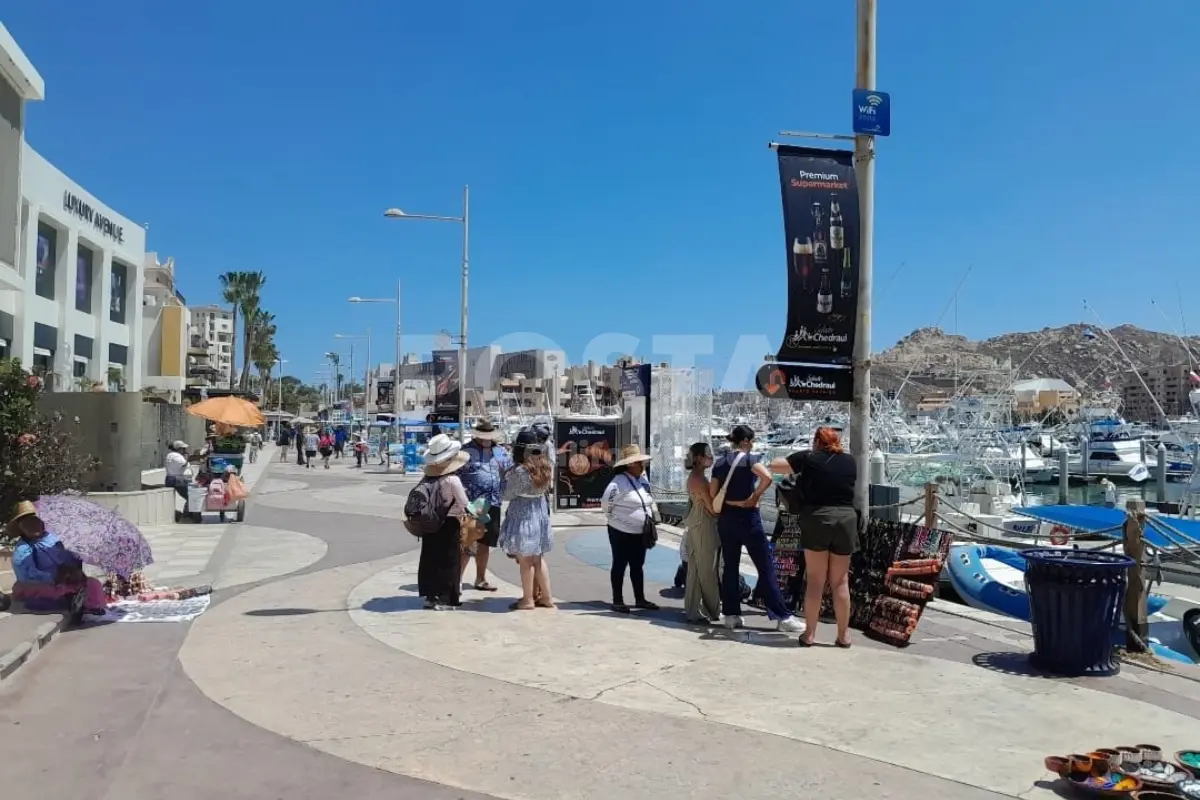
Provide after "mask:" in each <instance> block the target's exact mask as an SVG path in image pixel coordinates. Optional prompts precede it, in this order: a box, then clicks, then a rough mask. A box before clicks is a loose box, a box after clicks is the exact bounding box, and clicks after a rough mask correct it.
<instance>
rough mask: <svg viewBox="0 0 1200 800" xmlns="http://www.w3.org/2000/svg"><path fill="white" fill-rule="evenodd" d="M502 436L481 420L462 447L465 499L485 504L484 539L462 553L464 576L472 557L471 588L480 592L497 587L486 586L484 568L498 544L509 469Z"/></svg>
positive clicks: (462, 475) (461, 475) (510, 466)
mask: <svg viewBox="0 0 1200 800" xmlns="http://www.w3.org/2000/svg"><path fill="white" fill-rule="evenodd" d="M500 437H501V434H500V432H499V431H498V430H496V427H495V425H493V424H492V422H491V421H490V420H486V419H484V420H480V421H478V422H476V423H475V426H474V428H472V434H471V441H470V442H469V443H468V444H467V446H466V447H464V448H463V453H465V454H466V456H467V465H466V466H465V467H463V469H462V471H461V473H460V477H461V479H462V484H463V488H464V489H466V492H467V500H469V501H471V502H475V501H476V500H480V499H482V500H484V501H485V502H486V503H487V514H488V522H487V528H486V530H485V532H484V535H483V538H482V539H480V540H479V541H478V542H476V543H475V544H474V545H473V552H468V551H465V550H464V551H463V556H462V571H463V574H464V575H465V574H466V570H467V566H468V565H469V563H470V560H471V557H472V556H474V557H475V582H474V583H473V584H472V588H474V589H477V590H479V591H481V592H494V591H496V587H495V586H492V584H490V583H488V579H487V567H488V560H489V558H490V556H491V549H492V548H493V547H496V546H497V545H498V544H499V543H500V523H501V519H500V502H501V484H502V482H503V481H502V479H503V476H504V474H505V473H506V472H508V470H509V469H511V468H512V466H513V462H512V459H510V458H509V456H508V453H506V452H505V450H504V448H503V447H501V446H500V445H499V440H500Z"/></svg>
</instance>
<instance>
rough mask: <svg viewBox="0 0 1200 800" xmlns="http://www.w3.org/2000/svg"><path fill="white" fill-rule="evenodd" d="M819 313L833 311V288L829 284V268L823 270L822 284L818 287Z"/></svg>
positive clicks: (830, 312)
mask: <svg viewBox="0 0 1200 800" xmlns="http://www.w3.org/2000/svg"><path fill="white" fill-rule="evenodd" d="M817 313H818V314H832V313H833V288H832V287H831V286H830V285H829V270H827V269H823V270H821V286H820V288H819V289H817Z"/></svg>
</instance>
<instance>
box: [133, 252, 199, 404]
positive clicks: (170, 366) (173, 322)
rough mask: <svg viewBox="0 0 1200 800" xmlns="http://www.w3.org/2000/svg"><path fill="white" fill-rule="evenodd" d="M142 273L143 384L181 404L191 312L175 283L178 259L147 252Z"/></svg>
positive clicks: (186, 374)
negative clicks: (163, 259) (161, 257)
mask: <svg viewBox="0 0 1200 800" xmlns="http://www.w3.org/2000/svg"><path fill="white" fill-rule="evenodd" d="M142 272H143V276H142V278H143V288H142V342H143V346H144V347H143V352H144V353H145V358H144V359H143V361H142V383H143V385H144V387H145V388H146V389H153V390H155V391H156V392H158V393H160V394H165V395H167V397H168V399H169V400H170V402H172V403H180V402H182V401H183V393H184V390H185V389H186V388H187V386H188V380H189V367H190V364H189V350H188V348H189V346H190V344H191V343H190V336H191V312H190V311H188V307H187V300H186V299H185V298H184V296H183V295H182V294H181V293H180V292H179V290H178V289H177V288H176V286H175V259H173V258H168V259H167V260H166V262H160V261H159V260H158V253H146V260H145V263H144V265H143V268H142Z"/></svg>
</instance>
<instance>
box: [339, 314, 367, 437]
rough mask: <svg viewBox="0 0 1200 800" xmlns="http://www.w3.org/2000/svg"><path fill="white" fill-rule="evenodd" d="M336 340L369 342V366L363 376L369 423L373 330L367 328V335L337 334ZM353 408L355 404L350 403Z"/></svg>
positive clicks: (364, 418)
mask: <svg viewBox="0 0 1200 800" xmlns="http://www.w3.org/2000/svg"><path fill="white" fill-rule="evenodd" d="M333 338H335V339H366V340H367V366H366V369H365V370H363V375H364V377H365V378H366V380H365V381H364V382H363V422H364V423H365V422H366V421H367V407H368V405H369V404H370V402H371V329H370V328H367V332H366V333H335V334H334V335H333ZM350 405H351V407H353V406H354V403H353V402H351V403H350Z"/></svg>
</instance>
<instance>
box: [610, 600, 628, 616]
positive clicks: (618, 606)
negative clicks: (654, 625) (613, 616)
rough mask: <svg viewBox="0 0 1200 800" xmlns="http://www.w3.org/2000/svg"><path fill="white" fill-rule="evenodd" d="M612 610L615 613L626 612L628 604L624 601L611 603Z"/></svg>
mask: <svg viewBox="0 0 1200 800" xmlns="http://www.w3.org/2000/svg"><path fill="white" fill-rule="evenodd" d="M612 610H613V611H614V612H616V613H617V614H628V613H629V606H627V605H625V604H624V603H613V604H612Z"/></svg>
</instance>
